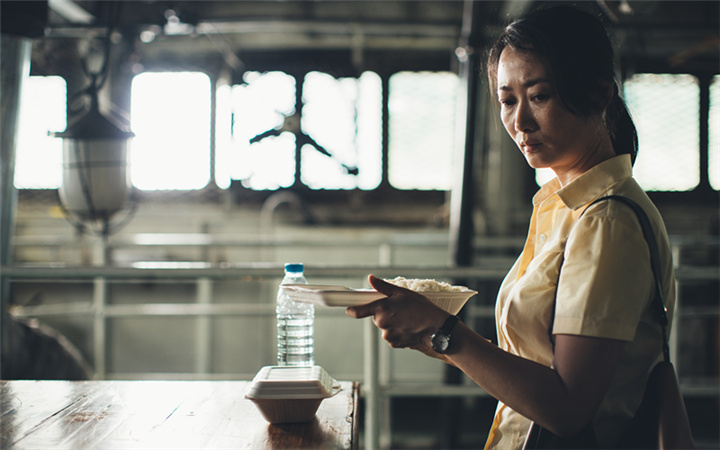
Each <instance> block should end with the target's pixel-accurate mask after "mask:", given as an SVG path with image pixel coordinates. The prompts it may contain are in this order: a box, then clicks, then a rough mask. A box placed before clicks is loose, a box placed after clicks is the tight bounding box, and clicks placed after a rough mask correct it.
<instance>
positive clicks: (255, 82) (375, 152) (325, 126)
mask: <svg viewBox="0 0 720 450" xmlns="http://www.w3.org/2000/svg"><path fill="white" fill-rule="evenodd" d="M244 81H245V84H242V85H237V86H232V87H230V86H222V87H220V88H219V89H218V114H217V117H218V128H217V131H218V136H217V139H216V142H217V168H216V174H217V183H218V186H221V187H227V186H228V185H229V183H230V180H231V179H232V180H240V182H241V184H242V185H243V186H244V187H246V188H250V189H255V190H272V189H279V188H286V187H289V186H291V185H292V184H293V183H294V182H295V169H296V163H295V153H296V152H295V149H296V146H297V145H298V139H300V140H301V142H300V143H299V144H300V145H301V160H300V165H299V167H300V174H299V177H300V181H301V182H302V183H303V184H305V185H306V186H308V187H310V188H312V189H355V188H360V189H373V188H375V187H377V186H378V185H379V184H380V179H381V176H382V168H381V162H382V157H381V156H382V122H381V114H382V105H381V102H382V95H381V93H382V88H381V82H380V77H379V76H378V75H377V74H375V73H372V72H366V73H364V74H362V75H361V76H360V77H359V78H340V79H336V78H333V77H332V76H330V75H328V74H325V73H320V72H310V73H308V74H306V75H305V77H304V78H303V80H302V83H303V86H302V102H303V104H302V118H301V119H299V118H298V117H296V116H295V112H296V104H295V103H296V99H297V94H296V85H295V83H296V80H295V78H293V77H292V76H290V75H287V74H285V73H283V72H267V73H259V72H248V73H246V74H245V76H244Z"/></svg>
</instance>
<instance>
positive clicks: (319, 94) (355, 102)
mask: <svg viewBox="0 0 720 450" xmlns="http://www.w3.org/2000/svg"><path fill="white" fill-rule="evenodd" d="M381 93H382V83H381V81H380V77H379V76H378V75H377V74H375V73H372V72H366V73H364V74H363V75H361V76H360V78H341V79H335V78H333V77H332V76H331V75H328V74H326V73H320V72H311V73H308V74H307V75H306V76H305V83H304V85H303V110H302V112H303V113H302V123H301V129H302V132H303V133H304V134H305V135H307V136H309V137H310V138H312V140H313V141H314V142H316V143H317V144H318V145H319V146H320V148H321V149H324V150H325V151H327V152H328V153H329V154H330V155H331V156H328V155H326V154H323V153H322V152H321V151H318V149H317V148H316V147H315V146H313V145H312V144H305V145H304V146H303V148H302V165H301V171H302V175H301V180H302V182H303V184H305V185H307V186H309V187H310V188H313V189H355V188H360V189H366V190H367V189H374V188H376V187H377V186H378V185H379V184H380V181H381V178H382V166H381V164H382V120H381V115H382V95H381ZM352 168H356V169H357V175H352V174H350V173H349V171H350V170H351V169H352Z"/></svg>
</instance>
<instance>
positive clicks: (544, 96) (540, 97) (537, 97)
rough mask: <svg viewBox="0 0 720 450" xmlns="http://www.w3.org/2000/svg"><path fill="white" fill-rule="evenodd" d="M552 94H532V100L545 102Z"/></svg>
mask: <svg viewBox="0 0 720 450" xmlns="http://www.w3.org/2000/svg"><path fill="white" fill-rule="evenodd" d="M549 98H550V96H549V95H547V94H535V95H533V96H532V100H533V101H535V102H544V101H545V100H547V99H549Z"/></svg>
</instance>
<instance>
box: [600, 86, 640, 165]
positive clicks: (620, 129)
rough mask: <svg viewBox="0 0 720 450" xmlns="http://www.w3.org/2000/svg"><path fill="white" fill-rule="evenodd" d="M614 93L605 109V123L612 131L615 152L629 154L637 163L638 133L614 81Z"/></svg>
mask: <svg viewBox="0 0 720 450" xmlns="http://www.w3.org/2000/svg"><path fill="white" fill-rule="evenodd" d="M613 88H614V91H615V92H614V94H613V96H612V99H611V100H610V103H609V104H608V107H607V109H606V110H605V125H606V126H607V129H608V131H609V132H610V139H611V140H612V145H613V148H614V149H615V153H616V154H618V155H622V154H629V155H630V161H632V164H633V165H634V164H635V159H636V158H637V152H638V135H637V129H636V128H635V124H634V123H633V120H632V117H630V112H629V111H628V109H627V105H625V101H624V100H623V99H622V98H621V97H620V95H619V94H618V87H617V84H615V83H613Z"/></svg>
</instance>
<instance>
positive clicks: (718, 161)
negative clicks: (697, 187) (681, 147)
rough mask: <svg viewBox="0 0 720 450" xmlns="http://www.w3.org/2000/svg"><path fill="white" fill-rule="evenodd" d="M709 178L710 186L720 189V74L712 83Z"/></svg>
mask: <svg viewBox="0 0 720 450" xmlns="http://www.w3.org/2000/svg"><path fill="white" fill-rule="evenodd" d="M708 122H709V123H708V125H709V127H708V128H709V133H710V136H709V139H708V178H709V179H710V186H712V188H713V189H715V190H716V191H718V190H720V75H715V76H714V77H713V80H712V83H711V84H710V114H709V117H708Z"/></svg>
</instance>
